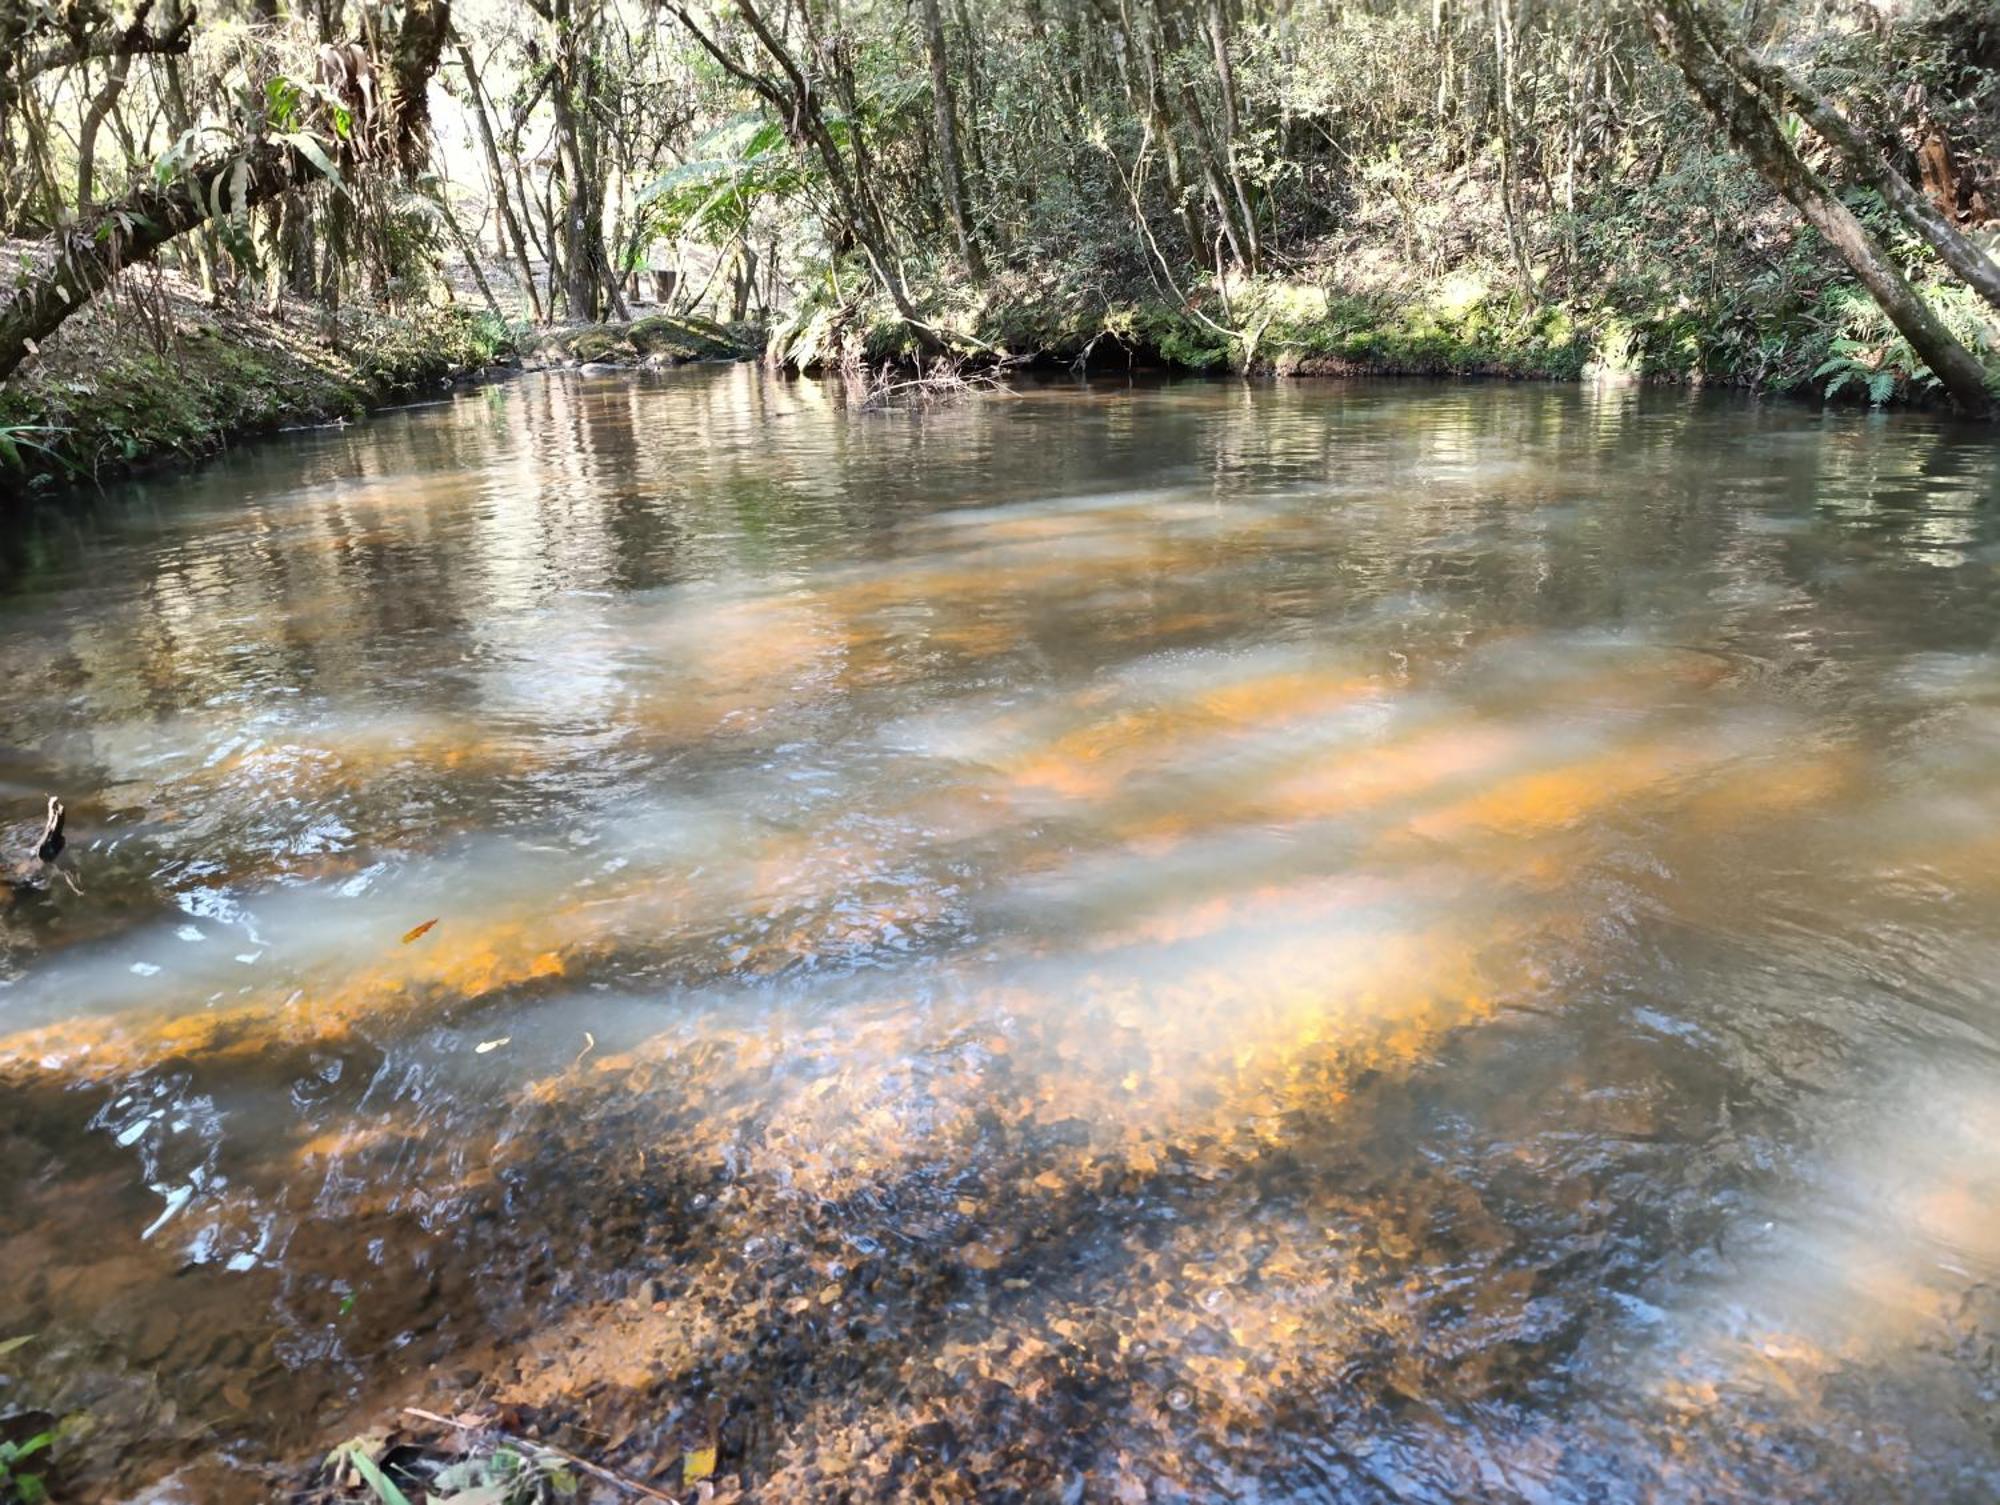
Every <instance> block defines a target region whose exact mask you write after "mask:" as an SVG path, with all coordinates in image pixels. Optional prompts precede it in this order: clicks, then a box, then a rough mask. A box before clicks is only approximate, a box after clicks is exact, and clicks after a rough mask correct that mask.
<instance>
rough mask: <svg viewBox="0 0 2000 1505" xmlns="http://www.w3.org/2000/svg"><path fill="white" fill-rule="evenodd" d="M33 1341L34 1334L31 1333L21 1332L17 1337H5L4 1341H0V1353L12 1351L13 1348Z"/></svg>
mask: <svg viewBox="0 0 2000 1505" xmlns="http://www.w3.org/2000/svg"><path fill="white" fill-rule="evenodd" d="M34 1341H35V1335H34V1334H33V1333H22V1334H21V1335H20V1336H18V1337H13V1338H7V1339H5V1340H4V1341H0V1354H9V1353H12V1352H13V1351H14V1350H15V1349H17V1348H20V1347H23V1346H24V1345H26V1344H29V1343H32V1342H34Z"/></svg>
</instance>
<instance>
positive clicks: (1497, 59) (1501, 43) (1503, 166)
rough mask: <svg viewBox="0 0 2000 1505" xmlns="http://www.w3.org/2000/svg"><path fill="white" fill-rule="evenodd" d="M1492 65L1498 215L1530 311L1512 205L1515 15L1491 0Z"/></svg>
mask: <svg viewBox="0 0 2000 1505" xmlns="http://www.w3.org/2000/svg"><path fill="white" fill-rule="evenodd" d="M1491 15H1492V24H1493V63H1494V67H1495V69H1496V71H1497V74H1498V78H1499V93H1500V99H1499V113H1500V213H1501V217H1502V218H1503V219H1504V220H1506V222H1507V248H1508V250H1509V251H1510V252H1512V254H1513V257H1514V273H1515V275H1516V276H1518V277H1519V278H1520V279H1521V292H1522V294H1523V296H1525V297H1526V298H1527V300H1528V306H1529V307H1530V308H1533V307H1535V306H1536V305H1537V304H1538V303H1540V301H1541V294H1540V292H1539V291H1537V289H1536V287H1535V269H1534V267H1533V266H1532V265H1530V264H1529V261H1528V246H1527V241H1526V240H1525V239H1524V238H1523V236H1522V232H1521V217H1520V215H1519V214H1518V213H1516V212H1515V206H1514V16H1513V11H1512V10H1511V9H1510V8H1509V0H1493V3H1492V7H1491Z"/></svg>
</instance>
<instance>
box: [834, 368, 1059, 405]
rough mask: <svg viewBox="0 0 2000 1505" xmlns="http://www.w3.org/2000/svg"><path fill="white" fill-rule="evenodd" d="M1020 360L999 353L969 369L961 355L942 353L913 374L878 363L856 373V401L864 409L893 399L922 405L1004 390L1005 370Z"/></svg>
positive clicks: (886, 403) (888, 403) (1005, 385)
mask: <svg viewBox="0 0 2000 1505" xmlns="http://www.w3.org/2000/svg"><path fill="white" fill-rule="evenodd" d="M1020 364H1021V357H1019V356H1002V357H1000V358H999V359H997V360H995V361H993V362H992V363H991V364H988V365H982V366H980V367H978V368H976V369H972V370H968V369H967V367H966V364H965V360H964V358H963V357H962V356H956V355H941V356H939V357H937V359H935V360H933V361H932V362H931V363H930V364H929V365H928V366H924V367H920V368H918V371H917V374H916V375H914V376H908V375H902V374H900V373H899V372H898V371H897V370H896V368H894V367H890V366H879V367H876V368H874V369H872V370H867V371H862V372H859V373H857V374H858V379H859V381H860V382H861V384H862V389H863V390H862V397H861V402H860V404H859V406H860V408H861V410H862V411H863V412H867V411H870V410H873V409H877V408H884V407H887V406H889V405H890V404H891V403H894V402H899V401H900V402H914V403H916V404H918V405H921V406H928V405H929V404H931V403H937V402H948V401H953V400H956V399H958V398H961V397H969V396H971V395H972V394H973V393H975V392H980V391H984V392H1004V391H1005V390H1006V389H1007V384H1006V378H1007V373H1008V372H1009V371H1010V370H1012V369H1013V368H1014V367H1015V366H1018V365H1020Z"/></svg>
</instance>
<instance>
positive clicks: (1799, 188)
mask: <svg viewBox="0 0 2000 1505" xmlns="http://www.w3.org/2000/svg"><path fill="white" fill-rule="evenodd" d="M1697 5H1698V0H1649V3H1648V5H1647V20H1648V22H1649V24H1650V25H1651V27H1652V31H1653V39H1654V41H1655V42H1656V43H1657V44H1658V46H1659V49H1660V52H1661V55H1662V56H1664V57H1665V58H1666V59H1667V60H1668V61H1669V62H1670V63H1672V64H1673V65H1674V66H1675V67H1676V68H1677V69H1679V70H1680V73H1681V76H1682V77H1683V78H1685V79H1686V80H1687V83H1688V86H1689V87H1690V88H1691V89H1692V90H1693V91H1694V93H1695V95H1696V97H1697V98H1699V99H1700V100H1701V102H1702V104H1703V106H1704V107H1706V109H1707V110H1708V113H1709V114H1710V115H1711V116H1713V117H1714V119H1715V121H1716V123H1717V124H1718V125H1720V126H1721V127H1722V129H1723V131H1724V133H1725V134H1727V136H1728V137H1729V139H1730V141H1731V143H1732V144H1734V146H1735V147H1736V149H1737V150H1738V151H1740V152H1742V153H1743V154H1744V156H1746V157H1748V158H1749V159H1750V162H1751V164H1752V165H1753V166H1754V167H1756V169H1757V171H1758V172H1759V173H1761V174H1762V175H1763V176H1764V179H1765V181H1766V182H1768V183H1769V184H1770V185H1771V186H1772V187H1773V188H1775V189H1776V190H1777V191H1778V192H1779V193H1781V194H1782V195H1784V197H1785V198H1786V199H1787V200H1788V201H1789V202H1790V203H1791V204H1792V206H1793V207H1794V208H1796V209H1797V210H1798V211H1799V213H1800V214H1801V215H1803V216H1804V217H1805V219H1806V222H1807V223H1808V224H1810V225H1811V226H1812V227H1813V228H1814V229H1815V230H1817V231H1819V233H1820V234H1821V235H1823V236H1825V237H1826V239H1827V241H1828V243H1829V244H1831V245H1832V246H1833V248H1834V249H1835V250H1836V251H1838V252H1839V253H1840V256H1841V259H1842V260H1844V261H1845V262H1846V263H1847V265H1848V267H1849V269H1850V270H1852V271H1853V273H1854V275H1855V276H1856V277H1857V278H1859V279H1860V281H1861V283H1862V285H1863V286H1864V287H1866V288H1867V289H1868V291H1869V294H1870V295H1871V296H1872V297H1873V298H1874V299H1875V302H1876V303H1877V304H1878V305H1879V306H1880V307H1881V309H1882V312H1883V313H1885V314H1887V315H1888V317H1889V322H1890V323H1892V324H1894V325H1895V326H1896V328H1897V329H1898V330H1899V331H1900V332H1901V333H1902V335H1903V338H1904V339H1906V340H1908V341H1909V342H1910V348H1911V349H1913V350H1914V351H1916V353H1917V357H1918V359H1920V360H1921V361H1923V363H1924V364H1925V365H1927V366H1929V367H1930V369H1931V371H1932V372H1933V373H1935V375H1936V376H1937V378H1938V380H1939V381H1940V382H1941V383H1943V385H1944V389H1945V390H1946V391H1947V392H1948V393H1950V394H1951V398H1952V400H1953V401H1954V402H1956V403H1957V404H1958V405H1959V406H1960V407H1961V408H1963V409H1965V410H1966V411H1967V412H1969V413H1977V414H1989V413H1991V412H1992V411H1993V409H1994V398H1993V394H1992V392H1991V391H1989V390H1988V388H1987V385H1986V372H1985V369H1984V368H1983V367H1982V366H1981V365H1980V364H1979V362H1978V361H1977V360H1976V359H1975V358H1974V357H1973V355H1972V353H1971V352H1970V351H1968V350H1967V349H1966V348H1965V346H1963V345H1962V344H1960V343H1959V342H1958V340H1957V339H1956V338H1955V337H1954V336H1953V335H1952V333H1951V331H1950V330H1949V329H1947V328H1945V326H1944V321H1943V320H1942V319H1940V318H1938V316H1937V315H1936V314H1935V313H1934V312H1932V310H1931V308H1930V306H1929V305H1928V304H1926V303H1925V302H1924V301H1923V299H1922V298H1920V297H1918V296H1917V293H1916V290H1915V289H1914V288H1912V287H1911V286H1910V284H1909V283H1908V281H1906V280H1905V279H1904V277H1903V274H1902V273H1901V272H1900V271H1898V270H1897V268H1896V264H1895V263H1894V262H1893V261H1891V260H1890V259H1889V256H1888V253H1887V252H1885V251H1884V250H1883V249H1882V247H1881V245H1880V244H1879V243H1878V242H1877V241H1876V239H1875V237H1874V236H1872V235H1870V234H1869V233H1868V229H1867V227H1866V226H1865V225H1863V224H1862V223H1861V221H1860V220H1859V219H1857V218H1856V217H1855V214H1854V211H1853V210H1851V209H1849V208H1848V207H1847V206H1846V205H1845V204H1843V203H1842V202H1841V201H1840V200H1839V199H1838V198H1836V197H1835V196H1834V194H1833V191H1832V190H1831V189H1830V188H1828V187H1827V185H1826V184H1825V182H1823V181H1822V180H1821V179H1820V177H1819V175H1818V174H1817V173H1815V172H1814V171H1813V170H1812V169H1811V168H1810V167H1808V166H1807V165H1806V164H1805V163H1804V162H1803V161H1802V160H1801V159H1800V157H1799V154H1798V152H1797V151H1796V150H1794V149H1793V147H1792V144H1791V143H1790V142H1789V141H1788V140H1786V138H1785V133H1784V130H1783V128H1782V127H1781V126H1780V125H1779V123H1778V119H1777V116H1776V115H1775V114H1774V113H1773V111H1772V109H1771V106H1770V104H1769V102H1768V101H1767V100H1766V99H1765V98H1764V97H1763V96H1762V95H1761V94H1759V93H1758V91H1757V89H1756V86H1755V84H1754V83H1753V82H1752V81H1751V80H1749V79H1747V78H1745V77H1744V76H1743V75H1742V74H1740V73H1738V72H1737V71H1736V70H1735V69H1734V68H1732V67H1730V66H1729V63H1728V61H1727V60H1726V59H1725V58H1724V57H1723V56H1722V55H1721V54H1720V53H1719V52H1717V51H1716V49H1715V48H1714V46H1713V45H1712V44H1711V43H1710V42H1709V40H1708V35H1707V28H1706V27H1705V25H1704V22H1703V19H1702V17H1701V15H1700V12H1699V10H1698V8H1697Z"/></svg>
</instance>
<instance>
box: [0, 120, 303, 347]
mask: <svg viewBox="0 0 2000 1505" xmlns="http://www.w3.org/2000/svg"><path fill="white" fill-rule="evenodd" d="M239 165H240V169H241V176H240V177H239V176H238V170H239ZM311 170H312V169H311V167H310V165H309V164H308V163H307V162H306V161H305V159H304V158H303V157H302V156H301V155H300V154H299V153H298V152H296V151H294V150H293V149H292V148H291V147H289V146H278V145H275V144H272V143H269V142H266V143H264V144H263V145H260V146H256V147H253V148H251V149H250V151H249V152H248V153H246V154H243V155H240V156H230V157H220V158H215V159H212V160H210V161H208V162H206V163H204V164H202V165H201V166H199V167H197V168H195V169H194V170H193V171H192V172H190V173H188V174H187V175H186V176H185V177H183V178H180V179H179V180H177V181H176V182H174V183H173V184H172V185H170V186H168V187H165V188H159V187H152V186H148V187H144V188H140V189H137V190H135V191H134V192H132V193H129V194H127V195H126V196H125V197H124V198H123V199H121V200H119V201H118V202H117V203H116V204H113V205H110V206H108V207H107V208H106V209H105V211H104V213H103V214H101V215H99V216H97V217H95V218H94V219H92V220H91V221H89V222H88V223H86V224H84V225H80V226H78V227H77V228H75V229H72V230H69V231H65V232H61V233H59V234H58V235H57V237H56V240H55V245H54V247H53V255H52V256H51V258H50V260H49V263H48V265H47V266H46V267H45V268H42V269H40V270H39V271H38V272H37V273H36V274H34V275H31V276H29V277H28V278H27V279H26V280H24V281H23V282H22V283H21V285H20V286H19V287H18V288H17V289H16V291H15V292H14V295H13V296H12V297H11V298H9V299H8V300H7V301H6V302H5V303H4V304H0V380H5V379H6V378H7V377H8V376H9V375H11V374H12V373H13V371H14V368H15V367H17V366H19V365H20V364H21V362H22V361H24V360H26V359H27V358H28V357H29V356H30V355H32V354H33V353H34V352H35V349H36V347H37V346H38V345H39V344H40V343H41V342H42V341H43V340H46V339H47V338H48V337H49V336H50V335H52V334H54V333H55V332H56V330H57V329H58V328H59V327H60V326H61V324H62V322H63V320H65V319H67V318H68V317H69V316H70V315H71V314H73V313H75V312H76V311H77V310H78V309H79V308H82V307H83V306H84V305H85V304H87V303H88V302H90V300H91V299H92V298H94V297H96V296H97V295H98V294H99V293H100V292H102V291H103V290H104V289H105V287H106V286H108V285H109V284H110V282H111V280H112V278H114V277H116V276H117V275H118V273H119V271H120V270H122V269H123V268H125V267H128V266H130V265H132V264H133V263H135V262H140V261H146V260H149V259H150V258H151V257H152V256H153V255H154V253H156V252H157V251H158V250H159V249H160V247H162V246H164V245H165V244H166V243H167V242H168V241H170V240H173V239H175V238H176V237H178V236H181V235H185V234H186V233H187V232H188V231H190V230H192V229H194V228H195V227H196V226H198V225H201V224H203V223H205V222H206V221H207V220H208V219H209V218H210V217H211V216H212V214H213V213H214V208H215V206H216V205H217V204H227V206H228V207H230V208H232V209H234V208H238V207H241V208H255V207H256V206H258V205H259V204H263V203H266V202H268V201H269V200H271V199H273V198H275V197H277V196H278V195H279V194H281V193H284V192H286V191H287V190H289V189H291V188H292V187H294V186H295V185H296V184H298V183H300V182H303V181H304V180H305V178H306V176H307V175H308V174H309V173H310V172H311Z"/></svg>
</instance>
